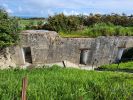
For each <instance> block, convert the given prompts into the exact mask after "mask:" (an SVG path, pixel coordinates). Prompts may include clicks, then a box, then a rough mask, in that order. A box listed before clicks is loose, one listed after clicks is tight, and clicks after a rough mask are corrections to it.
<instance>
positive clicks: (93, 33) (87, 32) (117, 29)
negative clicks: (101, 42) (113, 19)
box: [60, 23, 133, 37]
mask: <svg viewBox="0 0 133 100" xmlns="http://www.w3.org/2000/svg"><path fill="white" fill-rule="evenodd" d="M60 35H61V36H62V37H98V36H133V27H123V26H115V25H113V24H111V23H108V24H106V23H96V24H94V25H92V26H90V27H86V28H84V29H83V30H78V31H72V32H69V33H66V32H60Z"/></svg>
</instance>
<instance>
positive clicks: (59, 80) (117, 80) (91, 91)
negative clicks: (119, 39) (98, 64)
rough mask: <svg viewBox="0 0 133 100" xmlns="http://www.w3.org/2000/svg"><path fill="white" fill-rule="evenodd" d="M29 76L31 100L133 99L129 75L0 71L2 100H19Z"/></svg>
mask: <svg viewBox="0 0 133 100" xmlns="http://www.w3.org/2000/svg"><path fill="white" fill-rule="evenodd" d="M24 76H27V77H28V89H27V99H28V100H132V98H133V95H132V94H133V77H132V75H130V74H126V73H116V72H95V71H85V70H78V69H70V68H69V69H63V68H59V67H57V66H54V67H52V68H46V69H32V70H0V100H19V99H20V96H21V85H22V84H21V83H22V82H21V81H22V78H23V77H24Z"/></svg>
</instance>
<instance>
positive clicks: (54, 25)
mask: <svg viewBox="0 0 133 100" xmlns="http://www.w3.org/2000/svg"><path fill="white" fill-rule="evenodd" d="M48 23H49V26H50V27H51V29H52V30H55V31H57V32H59V31H64V32H71V31H76V30H78V29H79V28H80V25H81V23H82V21H81V20H80V17H78V16H74V15H73V16H65V15H64V14H58V15H55V16H50V17H49V18H48Z"/></svg>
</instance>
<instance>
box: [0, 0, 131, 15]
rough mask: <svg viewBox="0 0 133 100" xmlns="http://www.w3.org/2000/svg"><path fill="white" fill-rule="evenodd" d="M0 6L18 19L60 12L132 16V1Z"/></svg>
mask: <svg viewBox="0 0 133 100" xmlns="http://www.w3.org/2000/svg"><path fill="white" fill-rule="evenodd" d="M0 6H1V7H4V8H5V9H6V11H7V12H8V13H9V14H10V15H12V16H20V17H48V16H49V15H54V14H58V13H62V12H63V13H64V14H65V15H78V14H84V15H89V14H90V13H94V14H96V13H98V14H111V13H118V14H122V13H125V14H127V15H130V14H133V0H0Z"/></svg>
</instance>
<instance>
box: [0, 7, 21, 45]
mask: <svg viewBox="0 0 133 100" xmlns="http://www.w3.org/2000/svg"><path fill="white" fill-rule="evenodd" d="M17 32H18V23H17V19H15V18H12V17H9V16H8V13H7V12H6V11H5V10H4V9H0V47H6V46H10V45H13V44H15V43H17V41H18V40H19V36H18V33H17Z"/></svg>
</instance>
